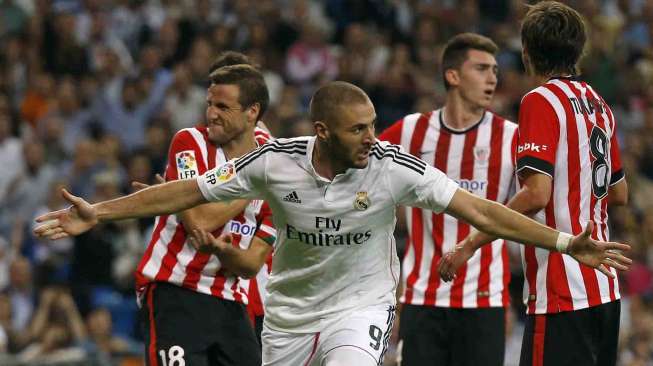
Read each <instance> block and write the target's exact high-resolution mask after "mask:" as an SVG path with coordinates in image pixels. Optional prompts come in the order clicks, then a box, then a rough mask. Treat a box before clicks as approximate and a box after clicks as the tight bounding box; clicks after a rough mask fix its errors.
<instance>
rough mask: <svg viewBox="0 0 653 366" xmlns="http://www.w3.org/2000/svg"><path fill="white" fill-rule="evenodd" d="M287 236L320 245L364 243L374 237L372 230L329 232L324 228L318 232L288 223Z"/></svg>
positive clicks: (309, 243)
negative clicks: (308, 230) (298, 227)
mask: <svg viewBox="0 0 653 366" xmlns="http://www.w3.org/2000/svg"><path fill="white" fill-rule="evenodd" d="M286 237H287V238H288V239H290V240H298V241H301V242H302V243H304V244H308V245H312V246H316V247H317V246H320V247H330V246H341V245H352V244H358V245H360V244H363V243H365V242H366V241H368V240H370V238H371V237H372V230H367V231H365V232H356V233H343V234H337V233H334V234H327V233H325V232H323V231H322V230H320V231H318V232H305V231H301V230H299V229H297V228H296V227H294V226H292V225H290V224H286Z"/></svg>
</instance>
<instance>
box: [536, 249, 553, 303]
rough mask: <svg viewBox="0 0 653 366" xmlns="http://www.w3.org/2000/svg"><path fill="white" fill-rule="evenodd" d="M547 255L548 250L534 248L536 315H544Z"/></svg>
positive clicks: (546, 297)
mask: <svg viewBox="0 0 653 366" xmlns="http://www.w3.org/2000/svg"><path fill="white" fill-rule="evenodd" d="M549 254H550V252H549V251H548V250H544V249H540V248H535V260H536V261H537V275H536V277H535V283H536V286H537V293H536V295H535V296H536V297H537V298H536V301H535V312H536V313H538V314H541V313H546V305H547V301H548V296H547V292H546V275H547V271H548V267H549Z"/></svg>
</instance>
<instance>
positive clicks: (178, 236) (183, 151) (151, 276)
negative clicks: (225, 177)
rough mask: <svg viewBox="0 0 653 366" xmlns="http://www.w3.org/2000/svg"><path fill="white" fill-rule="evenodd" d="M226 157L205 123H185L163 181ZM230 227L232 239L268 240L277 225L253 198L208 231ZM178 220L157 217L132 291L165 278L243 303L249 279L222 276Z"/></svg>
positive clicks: (188, 175) (243, 242) (193, 174)
mask: <svg viewBox="0 0 653 366" xmlns="http://www.w3.org/2000/svg"><path fill="white" fill-rule="evenodd" d="M255 136H256V141H257V143H258V144H259V145H262V144H264V143H265V142H266V141H267V140H268V139H269V138H270V136H269V135H268V134H267V133H266V132H265V131H264V130H262V129H258V128H257V129H256V130H255ZM226 161H227V159H226V157H225V154H224V152H223V151H222V149H221V148H220V147H217V146H215V145H213V144H212V143H211V142H210V141H209V140H208V136H207V131H206V127H193V128H185V129H182V130H180V131H179V132H177V133H176V134H175V136H174V137H173V139H172V142H171V144H170V151H169V152H168V165H167V167H166V173H165V177H166V180H167V181H170V180H176V179H194V178H197V177H198V176H200V175H202V174H203V173H204V172H205V171H207V170H209V169H212V168H214V167H216V166H219V165H221V164H224V163H225V162H226ZM226 233H231V234H232V236H233V239H234V241H233V245H234V246H239V247H240V248H242V249H246V248H248V247H249V245H250V243H251V240H252V238H253V237H254V236H256V237H259V238H261V239H262V240H264V241H266V242H267V243H269V244H270V245H272V244H273V243H274V240H275V237H276V231H275V229H274V227H273V225H272V212H271V210H270V208H269V206H268V205H267V203H266V202H264V201H261V200H253V201H252V202H251V203H250V204H249V206H247V208H246V209H245V210H244V211H243V212H241V213H240V214H238V215H237V216H236V217H234V218H233V219H232V220H230V221H229V222H227V223H226V224H225V225H224V226H223V227H221V228H219V229H217V230H215V231H214V232H213V235H215V236H218V235H221V234H226ZM186 239H187V234H186V231H185V229H184V226H183V224H182V223H181V221H180V220H178V219H177V217H176V216H175V215H163V216H159V217H157V218H156V220H155V222H154V230H153V232H152V238H151V239H150V243H149V245H148V247H147V249H146V251H145V254H144V255H143V258H142V259H141V262H140V263H139V265H138V268H137V270H136V285H137V292H141V291H142V290H143V289H144V287H145V286H146V285H147V284H148V283H150V282H154V281H156V282H169V283H172V284H175V285H178V286H183V287H185V288H188V289H190V290H193V291H197V292H201V293H205V294H209V295H213V296H217V297H219V298H223V299H226V300H233V301H237V302H241V303H244V304H247V300H248V299H247V293H248V288H249V281H248V280H243V279H241V278H239V277H236V276H225V275H224V271H223V268H222V265H221V263H220V260H219V259H218V257H217V256H214V255H209V254H205V253H200V252H198V251H196V250H195V249H194V248H193V246H192V244H190V243H187V241H186Z"/></svg>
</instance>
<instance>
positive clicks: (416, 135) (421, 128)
mask: <svg viewBox="0 0 653 366" xmlns="http://www.w3.org/2000/svg"><path fill="white" fill-rule="evenodd" d="M430 118H431V113H427V114H422V115H421V116H420V117H419V119H418V120H417V122H416V124H415V129H414V130H413V135H412V136H411V140H410V149H409V152H410V153H411V154H412V155H415V156H419V152H420V150H421V149H422V144H423V143H424V137H425V136H426V129H427V128H428V125H429V119H430ZM411 219H412V225H411V229H410V233H411V234H412V235H410V238H409V239H410V244H411V245H412V246H413V249H414V250H415V266H414V267H413V270H412V271H411V273H410V274H409V275H408V277H407V278H406V295H405V301H406V303H408V304H412V300H413V291H414V286H415V282H416V281H417V277H418V276H419V272H420V267H421V262H422V250H423V246H424V238H423V237H422V233H423V226H424V223H423V220H422V210H421V209H419V208H416V207H413V208H412V209H411Z"/></svg>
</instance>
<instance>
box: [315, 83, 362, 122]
mask: <svg viewBox="0 0 653 366" xmlns="http://www.w3.org/2000/svg"><path fill="white" fill-rule="evenodd" d="M366 103H370V98H369V97H368V96H367V94H365V92H364V91H363V89H361V88H359V87H357V86H356V85H354V84H350V83H347V82H344V81H332V82H330V83H327V84H326V85H324V86H322V87H320V88H319V89H318V90H317V91H316V92H315V94H313V98H312V99H311V105H310V117H311V121H313V122H316V121H321V122H324V123H325V124H326V125H328V126H334V123H337V122H338V118H339V116H340V115H341V111H342V108H343V107H344V106H346V105H351V104H366Z"/></svg>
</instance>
